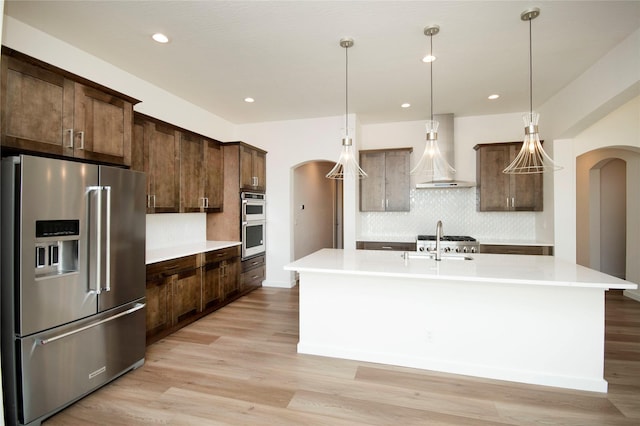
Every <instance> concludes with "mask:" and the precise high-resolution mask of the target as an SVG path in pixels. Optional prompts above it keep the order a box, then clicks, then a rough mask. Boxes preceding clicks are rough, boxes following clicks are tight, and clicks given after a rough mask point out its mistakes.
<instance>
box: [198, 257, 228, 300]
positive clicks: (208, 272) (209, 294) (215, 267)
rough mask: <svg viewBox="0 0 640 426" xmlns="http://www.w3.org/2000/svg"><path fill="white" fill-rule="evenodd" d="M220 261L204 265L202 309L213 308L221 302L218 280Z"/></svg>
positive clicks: (220, 288) (220, 289)
mask: <svg viewBox="0 0 640 426" xmlns="http://www.w3.org/2000/svg"><path fill="white" fill-rule="evenodd" d="M220 275H221V270H220V263H219V262H216V263H210V264H208V265H205V266H204V268H203V271H202V311H204V312H206V311H209V310H214V309H216V308H217V307H219V306H220V305H221V304H222V300H223V289H222V283H221V282H220Z"/></svg>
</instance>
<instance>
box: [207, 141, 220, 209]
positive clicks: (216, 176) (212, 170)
mask: <svg viewBox="0 0 640 426" xmlns="http://www.w3.org/2000/svg"><path fill="white" fill-rule="evenodd" d="M203 156H204V165H205V166H204V197H205V198H206V200H207V206H208V207H207V209H206V211H207V212H216V211H217V212H220V211H222V205H223V200H224V167H223V165H224V163H223V156H222V146H221V145H220V144H219V143H218V142H214V141H210V140H206V139H205V140H204V152H203Z"/></svg>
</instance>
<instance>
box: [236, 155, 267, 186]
mask: <svg viewBox="0 0 640 426" xmlns="http://www.w3.org/2000/svg"><path fill="white" fill-rule="evenodd" d="M266 189H267V153H266V152H265V151H262V150H260V149H257V148H253V147H250V146H247V145H240V190H241V191H258V192H264V191H266Z"/></svg>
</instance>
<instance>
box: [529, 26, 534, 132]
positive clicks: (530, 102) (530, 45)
mask: <svg viewBox="0 0 640 426" xmlns="http://www.w3.org/2000/svg"><path fill="white" fill-rule="evenodd" d="M532 20H533V19H529V116H530V117H531V119H533V53H532V52H533V48H532V44H533V42H532V37H531V21H532Z"/></svg>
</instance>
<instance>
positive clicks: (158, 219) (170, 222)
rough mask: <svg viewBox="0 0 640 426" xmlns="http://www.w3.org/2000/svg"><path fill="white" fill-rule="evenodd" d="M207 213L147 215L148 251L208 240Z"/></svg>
mask: <svg viewBox="0 0 640 426" xmlns="http://www.w3.org/2000/svg"><path fill="white" fill-rule="evenodd" d="M206 236H207V215H206V214H205V213H160V214H148V215H147V243H146V246H147V250H150V249H158V248H164V247H171V246H179V245H182V244H191V243H199V242H202V241H205V240H206Z"/></svg>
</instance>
